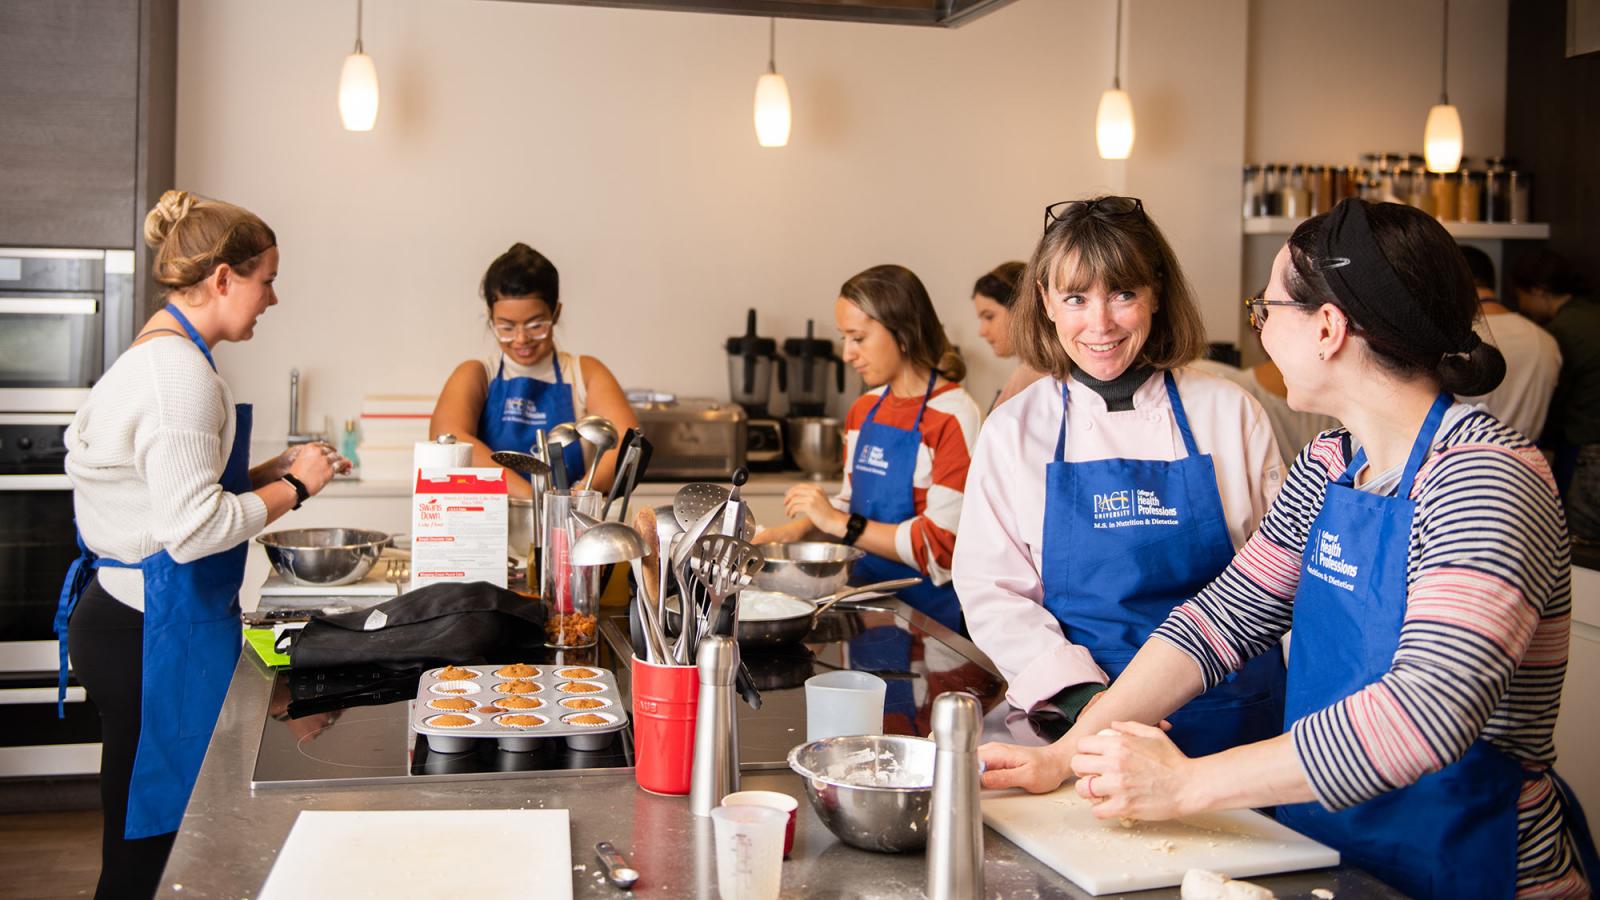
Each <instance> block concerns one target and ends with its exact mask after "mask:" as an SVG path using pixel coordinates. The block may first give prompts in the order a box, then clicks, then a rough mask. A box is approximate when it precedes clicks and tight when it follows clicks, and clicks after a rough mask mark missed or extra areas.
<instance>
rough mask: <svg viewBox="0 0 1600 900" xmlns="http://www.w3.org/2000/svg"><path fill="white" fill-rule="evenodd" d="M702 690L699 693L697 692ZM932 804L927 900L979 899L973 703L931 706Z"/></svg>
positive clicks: (943, 699) (958, 697)
mask: <svg viewBox="0 0 1600 900" xmlns="http://www.w3.org/2000/svg"><path fill="white" fill-rule="evenodd" d="M702 690H704V688H702ZM932 720H933V721H932V724H933V727H932V729H931V730H932V732H933V742H934V745H935V747H936V752H935V755H934V763H933V804H932V809H931V810H930V811H929V813H928V900H962V898H972V897H982V896H983V811H982V809H981V808H980V807H979V805H978V735H979V733H980V732H981V731H982V728H983V725H982V710H981V709H980V708H979V707H978V699H977V698H976V697H974V696H972V695H971V694H968V693H966V692H964V691H949V692H946V693H943V694H940V695H939V696H938V698H937V699H935V700H934V701H933V716H932Z"/></svg>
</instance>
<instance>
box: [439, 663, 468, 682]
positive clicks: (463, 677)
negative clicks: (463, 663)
mask: <svg viewBox="0 0 1600 900" xmlns="http://www.w3.org/2000/svg"><path fill="white" fill-rule="evenodd" d="M434 677H435V678H437V679H439V680H440V681H468V680H470V679H473V678H477V677H478V673H477V672H474V671H472V670H471V669H463V668H461V667H460V666H445V667H444V668H442V669H440V670H439V674H438V675H435V676H434Z"/></svg>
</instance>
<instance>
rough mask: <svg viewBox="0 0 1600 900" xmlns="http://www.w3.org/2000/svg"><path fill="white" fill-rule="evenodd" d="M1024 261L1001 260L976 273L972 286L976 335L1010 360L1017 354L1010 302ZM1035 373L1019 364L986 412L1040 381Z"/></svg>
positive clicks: (996, 352)
mask: <svg viewBox="0 0 1600 900" xmlns="http://www.w3.org/2000/svg"><path fill="white" fill-rule="evenodd" d="M1024 268H1025V264H1023V263H1021V262H1016V261H1013V262H1004V263H1001V264H1000V265H998V266H995V267H994V268H993V269H992V270H990V271H988V272H985V273H984V274H983V275H981V276H979V278H978V280H977V283H975V284H973V286H972V307H973V310H974V311H975V312H976V313H977V314H978V337H981V338H983V339H984V340H985V341H987V342H988V343H989V348H990V349H991V350H993V351H994V355H995V356H998V357H1000V358H1001V359H1010V358H1012V357H1014V356H1016V355H1017V351H1016V350H1015V349H1014V348H1013V346H1012V343H1011V304H1012V302H1013V301H1014V300H1015V299H1016V296H1017V280H1018V279H1020V278H1021V277H1022V270H1023V269H1024ZM1039 378H1040V375H1039V373H1038V372H1035V371H1033V370H1032V369H1030V368H1028V367H1027V366H1026V365H1018V366H1017V367H1016V369H1014V370H1013V371H1012V373H1011V374H1010V375H1009V376H1008V377H1007V378H1006V383H1005V386H1004V387H1002V388H1001V389H1000V390H999V391H998V392H997V393H996V394H995V396H994V401H993V402H991V403H990V404H989V411H990V412H993V411H994V408H995V407H996V406H999V405H1000V404H1001V403H1004V402H1005V401H1006V400H1009V399H1011V398H1012V397H1015V396H1016V395H1017V393H1018V392H1020V391H1021V390H1022V389H1023V388H1025V387H1027V386H1028V385H1030V384H1032V383H1034V382H1035V381H1037V380H1039Z"/></svg>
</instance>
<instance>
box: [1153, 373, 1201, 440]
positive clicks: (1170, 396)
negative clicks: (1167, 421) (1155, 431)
mask: <svg viewBox="0 0 1600 900" xmlns="http://www.w3.org/2000/svg"><path fill="white" fill-rule="evenodd" d="M1161 375H1162V378H1163V380H1165V381H1166V384H1167V400H1168V401H1170V402H1171V403H1172V415H1173V417H1174V418H1176V419H1177V420H1178V431H1179V433H1181V434H1182V435H1183V449H1184V450H1185V451H1186V452H1187V453H1188V455H1190V456H1199V455H1200V445H1199V444H1196V443H1195V442H1194V431H1193V430H1192V429H1190V428H1189V414H1188V413H1187V412H1185V411H1184V409H1183V401H1182V400H1180V399H1179V398H1178V381H1177V379H1175V378H1173V377H1172V370H1171V369H1168V370H1167V371H1165V372H1162V373H1161Z"/></svg>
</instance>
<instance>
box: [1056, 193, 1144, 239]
mask: <svg viewBox="0 0 1600 900" xmlns="http://www.w3.org/2000/svg"><path fill="white" fill-rule="evenodd" d="M1096 212H1098V213H1100V214H1101V215H1107V216H1125V215H1128V214H1129V213H1135V212H1137V213H1143V212H1144V201H1143V200H1140V199H1139V198H1138V197H1096V198H1095V199H1093V200H1062V201H1061V202H1059V203H1052V204H1050V205H1049V206H1046V207H1045V208H1044V227H1045V230H1046V231H1048V230H1049V229H1050V226H1051V225H1054V224H1055V223H1057V222H1059V221H1061V220H1062V219H1066V218H1069V217H1072V216H1076V215H1089V214H1090V213H1096Z"/></svg>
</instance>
